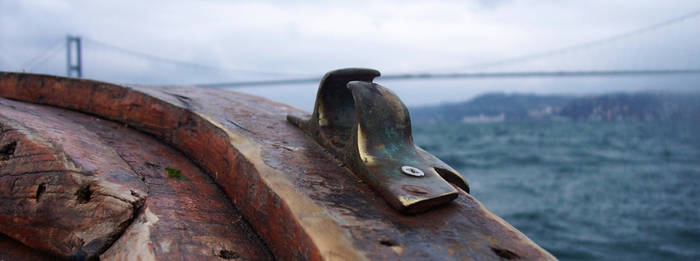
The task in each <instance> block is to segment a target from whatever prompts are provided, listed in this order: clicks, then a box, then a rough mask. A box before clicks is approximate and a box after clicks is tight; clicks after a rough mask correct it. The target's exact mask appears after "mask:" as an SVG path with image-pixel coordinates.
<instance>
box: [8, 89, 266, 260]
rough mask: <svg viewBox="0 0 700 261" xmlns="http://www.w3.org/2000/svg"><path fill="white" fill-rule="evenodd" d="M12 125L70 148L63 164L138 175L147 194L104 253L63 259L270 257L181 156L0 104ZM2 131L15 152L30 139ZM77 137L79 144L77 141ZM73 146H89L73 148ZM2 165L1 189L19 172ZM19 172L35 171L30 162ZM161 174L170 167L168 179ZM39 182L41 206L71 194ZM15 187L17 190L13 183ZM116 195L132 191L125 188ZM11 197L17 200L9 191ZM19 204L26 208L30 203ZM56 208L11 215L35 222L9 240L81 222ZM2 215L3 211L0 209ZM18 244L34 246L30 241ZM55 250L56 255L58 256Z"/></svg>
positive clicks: (75, 119) (116, 132) (132, 137)
mask: <svg viewBox="0 0 700 261" xmlns="http://www.w3.org/2000/svg"><path fill="white" fill-rule="evenodd" d="M10 122H14V123H15V124H17V123H19V122H21V123H22V125H26V126H24V128H26V129H28V131H29V132H31V138H32V139H34V140H36V139H41V138H46V139H47V142H48V143H49V144H50V145H51V146H53V147H56V148H67V147H70V146H73V147H76V148H75V149H72V150H68V149H66V150H68V151H67V152H66V153H65V154H66V158H67V160H69V161H72V162H78V163H82V165H86V163H84V162H87V161H89V162H90V163H92V164H93V165H92V166H91V168H92V171H96V172H98V171H105V170H111V169H115V168H116V167H115V166H117V167H119V170H120V171H122V172H128V173H130V175H132V176H136V177H137V182H138V183H141V185H142V186H143V187H142V190H141V191H139V192H138V193H142V194H143V195H144V196H145V195H146V193H147V194H148V197H145V202H141V203H142V204H143V206H142V207H140V205H138V206H133V208H132V209H133V210H134V211H135V214H136V216H135V217H133V221H132V220H131V219H129V220H127V221H128V223H126V224H123V225H121V226H120V227H118V228H114V229H115V230H117V231H115V233H116V234H115V235H114V239H117V237H118V238H119V239H118V240H116V242H114V240H112V241H109V242H106V243H105V246H104V247H103V248H102V249H99V251H97V252H96V253H95V254H92V255H86V256H83V257H81V256H75V255H73V256H66V255H62V256H63V257H70V258H77V259H82V258H91V257H95V256H96V254H100V253H102V252H103V251H105V249H106V247H109V249H106V252H104V253H103V254H101V255H100V258H101V260H136V259H141V260H223V259H232V258H238V259H244V260H270V259H272V256H271V255H270V253H269V252H268V251H267V250H266V248H265V247H264V245H263V244H262V242H261V241H260V240H259V238H257V236H256V235H255V233H254V232H253V230H252V229H251V228H250V226H249V225H248V224H247V222H246V221H245V220H243V219H242V217H241V215H240V214H239V212H238V211H237V210H236V209H235V208H234V207H233V205H232V204H231V203H230V201H229V200H228V198H227V197H226V195H225V194H224V193H223V192H222V191H221V189H219V188H218V187H217V185H216V184H215V183H214V182H213V180H212V179H211V178H210V177H209V176H208V175H206V174H205V173H204V172H202V171H201V170H200V169H199V168H198V167H196V166H195V165H194V164H192V162H190V161H189V160H188V159H187V158H186V157H185V156H184V155H182V154H181V153H179V152H177V151H175V150H173V149H172V148H170V147H168V146H165V145H163V144H162V143H160V142H158V141H156V140H155V139H153V138H152V137H148V136H146V135H144V134H142V133H139V132H137V131H134V130H133V129H130V128H127V127H125V126H124V125H122V124H117V123H114V122H110V121H107V120H101V119H99V118H97V117H94V116H88V115H85V114H82V113H77V112H72V111H66V110H63V109H57V108H49V107H46V106H40V105H33V104H27V103H23V102H17V101H10V100H5V99H0V125H10V124H12V123H10ZM4 133H5V134H0V135H3V136H2V140H3V141H5V140H13V141H14V142H17V147H18V148H20V149H22V148H26V147H27V146H28V144H27V142H28V140H23V139H17V138H15V137H14V135H12V133H16V131H15V130H13V131H10V130H7V132H4ZM76 138H78V139H80V140H81V141H84V143H81V141H75V139H76ZM76 142H77V143H80V145H84V146H89V147H84V146H77V145H76V144H75V143H76ZM4 143H7V142H4ZM0 144H2V143H0ZM24 154H26V153H22V150H18V151H16V153H15V154H14V155H12V156H10V158H11V159H12V160H15V161H17V160H18V159H20V158H22V155H24ZM86 157H87V158H88V159H86ZM47 162H48V164H53V165H56V164H58V163H61V162H60V161H57V160H55V159H48V161H47ZM14 164H15V165H17V164H18V163H14ZM8 166H9V165H5V166H3V168H2V170H3V172H2V174H4V175H0V184H4V183H3V181H6V180H8V181H9V180H10V179H12V177H15V178H16V177H18V174H20V172H19V171H18V170H17V168H9V167H8ZM23 166H27V167H31V168H34V169H36V166H37V164H36V160H33V161H30V162H29V163H27V164H23ZM166 168H167V169H170V170H171V173H169V172H168V171H167V170H166ZM173 171H177V172H176V173H177V174H178V175H173V173H172V172H173ZM114 172H115V171H112V173H114ZM110 177H111V176H110ZM33 178H37V177H33ZM119 180H120V181H122V182H123V176H120V178H119ZM12 182H18V183H19V184H21V183H22V180H18V179H13V181H12ZM42 184H44V187H45V188H46V189H45V191H44V192H43V193H44V195H41V201H44V200H48V198H49V196H46V194H50V193H55V194H56V195H59V196H72V195H71V194H70V193H72V192H73V191H63V190H67V188H65V187H62V188H61V189H60V190H59V189H57V188H56V187H57V186H58V184H56V182H52V181H47V180H44V181H43V183H42ZM15 187H17V186H16V184H15ZM146 187H147V188H146ZM14 189H15V190H16V189H18V188H14ZM68 190H69V189H68ZM118 190H119V191H122V190H125V192H126V193H137V192H136V191H134V190H131V188H129V189H126V188H119V189H118ZM92 193H93V195H97V194H98V193H99V191H98V190H97V189H93V192H92ZM13 195H15V196H17V195H19V194H18V193H16V192H15V193H14V194H13ZM37 197H38V196H37ZM71 198H72V197H71ZM88 200H89V201H93V202H100V203H101V204H104V203H103V202H102V201H100V199H99V198H98V197H97V196H92V197H90V198H88ZM3 203H5V202H3ZM52 203H55V204H64V203H61V202H52ZM25 204H31V202H29V203H25ZM4 206H8V205H4ZM59 206H61V205H59ZM53 207H54V209H55V208H56V207H55V206H53ZM62 207H63V209H62V211H60V212H59V213H47V214H46V215H45V216H41V215H38V216H34V217H32V216H31V215H30V214H27V213H16V214H15V215H14V216H13V217H17V216H18V215H22V214H25V215H27V216H28V217H30V218H34V219H40V220H37V221H34V223H31V224H26V225H24V226H22V225H20V224H16V223H15V224H11V225H12V228H8V229H9V232H11V233H8V234H11V235H12V236H13V237H17V236H18V235H17V234H18V233H23V235H22V236H23V237H29V238H41V235H42V233H40V232H35V231H31V230H29V229H45V230H46V231H49V229H54V227H57V226H58V225H57V224H56V223H54V222H55V221H60V220H64V219H77V218H80V216H77V214H80V213H81V212H79V210H80V209H76V208H77V207H75V206H74V205H72V204H70V203H68V204H65V205H63V206H62ZM3 209H5V210H6V208H3ZM14 210H15V211H16V210H17V209H16V208H15V209H14ZM106 210H109V209H108V208H106V207H104V206H103V205H98V206H96V207H95V208H94V209H92V212H88V213H87V214H88V215H95V217H94V219H88V218H84V219H87V220H86V221H83V222H81V225H84V226H90V227H95V228H97V227H101V226H103V225H102V224H100V223H99V222H101V220H100V219H106V218H110V217H109V216H106V217H105V216H104V215H113V213H110V212H106V213H105V214H102V215H101V214H99V213H101V212H105V211H106ZM37 214H39V212H37ZM56 214H60V215H61V216H56ZM22 217H24V216H22ZM38 222H46V223H47V224H46V225H45V227H42V226H38V225H37V223H38ZM4 224H7V223H4ZM126 225H129V227H127V226H126ZM46 227H48V229H47V228H46ZM67 229H68V230H69V231H68V232H69V233H73V234H78V233H80V230H78V229H76V228H74V227H68V228H67ZM57 239H59V240H57ZM60 239H61V238H56V237H53V238H52V237H49V238H48V240H49V241H53V240H55V243H60V242H62V241H61V240H60ZM24 242H25V244H27V245H30V246H33V247H37V245H36V244H35V243H33V242H32V241H26V240H25V241H24ZM113 242H114V243H113ZM76 244H79V243H76ZM86 245H87V244H86ZM44 250H45V249H44ZM0 252H2V251H0ZM53 252H54V253H56V251H53ZM59 254H60V252H59Z"/></svg>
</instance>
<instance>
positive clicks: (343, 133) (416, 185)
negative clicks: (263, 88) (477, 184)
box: [287, 68, 469, 214]
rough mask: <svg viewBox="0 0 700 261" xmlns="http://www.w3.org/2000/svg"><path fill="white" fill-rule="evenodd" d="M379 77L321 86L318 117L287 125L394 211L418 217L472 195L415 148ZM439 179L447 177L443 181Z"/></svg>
mask: <svg viewBox="0 0 700 261" xmlns="http://www.w3.org/2000/svg"><path fill="white" fill-rule="evenodd" d="M376 76H379V72H378V71H376V70H371V69H361V68H350V69H340V70H335V71H331V72H329V73H327V74H326V75H325V76H324V77H323V79H322V80H321V83H320V86H319V89H318V94H317V95H316V105H315V109H314V113H313V114H311V115H303V116H298V115H294V114H290V115H288V116H287V120H289V122H291V123H292V124H294V125H296V126H297V127H299V128H300V129H301V130H302V131H304V132H305V133H306V134H307V135H308V136H309V137H310V138H312V139H314V140H315V141H316V142H318V143H319V144H320V145H321V146H324V147H325V148H326V149H328V150H329V151H330V152H331V153H332V154H333V155H334V156H335V157H336V158H337V159H339V160H341V161H343V163H345V165H347V166H348V167H349V168H350V169H351V170H352V171H353V173H354V174H356V175H358V176H359V177H361V178H362V179H363V180H364V181H365V182H367V183H368V184H369V185H370V186H371V187H372V188H373V189H374V190H375V191H377V192H378V193H379V194H381V195H382V196H383V197H384V199H385V200H386V201H387V202H388V203H389V204H391V205H392V206H393V207H394V208H396V209H397V210H398V211H400V212H402V213H413V214H415V213H419V212H424V211H427V210H430V209H432V208H434V207H436V206H439V205H442V204H445V203H448V202H450V201H452V200H454V199H455V198H457V196H458V195H459V191H458V188H455V187H453V186H452V185H450V184H449V183H448V182H447V181H451V182H452V183H453V185H455V186H457V187H459V188H461V189H462V190H464V191H466V192H467V193H469V185H468V184H467V182H466V180H465V179H464V178H463V177H462V175H461V174H459V173H458V172H457V171H456V170H454V169H452V168H451V167H449V166H448V165H447V164H445V163H444V162H442V161H440V160H439V159H437V158H436V157H435V156H433V155H431V154H429V153H427V152H425V151H424V150H421V149H420V148H418V146H416V145H415V144H414V143H413V137H412V133H411V117H410V115H409V113H408V108H406V105H404V104H403V102H401V100H400V99H399V98H398V96H396V94H394V93H393V92H392V91H391V90H389V89H387V88H385V87H383V86H381V85H378V84H376V83H372V82H371V81H372V79H373V78H374V77H376ZM441 176H447V177H446V178H445V179H443V177H441Z"/></svg>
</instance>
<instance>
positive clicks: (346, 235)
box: [0, 73, 554, 260]
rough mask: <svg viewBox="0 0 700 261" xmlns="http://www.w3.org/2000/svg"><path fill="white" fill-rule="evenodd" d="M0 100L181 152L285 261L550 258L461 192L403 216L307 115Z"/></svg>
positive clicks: (146, 98) (5, 84) (60, 94)
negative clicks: (327, 147)
mask: <svg viewBox="0 0 700 261" xmlns="http://www.w3.org/2000/svg"><path fill="white" fill-rule="evenodd" d="M0 96H2V97H8V98H12V99H18V100H23V101H27V102H33V103H41V104H50V105H54V106H58V107H64V108H69V109H73V110H79V111H83V112H88V113H91V114H96V115H99V116H101V117H105V118H108V119H111V120H115V121H118V122H121V123H123V124H127V125H128V126H130V127H133V128H135V129H138V130H141V131H144V132H146V133H149V134H151V135H153V136H154V137H156V138H158V139H160V140H161V141H163V142H165V143H167V144H169V145H171V146H173V147H174V148H177V149H178V150H180V151H182V152H183V153H184V154H185V155H186V156H187V157H189V158H190V160H192V161H193V162H195V163H196V164H197V165H199V166H201V167H202V168H203V169H204V170H205V171H206V172H207V173H209V175H211V176H212V178H213V180H214V181H215V182H216V183H217V184H219V185H220V186H221V187H222V188H223V190H224V192H225V193H226V194H227V196H228V197H229V198H230V199H231V201H232V202H233V203H234V205H235V206H237V207H238V209H239V210H240V211H241V214H242V215H243V217H244V218H245V219H246V220H248V221H249V223H250V224H251V226H252V227H253V229H254V230H255V231H256V232H257V234H258V235H260V236H261V237H262V239H263V240H264V241H265V242H266V243H267V245H268V246H269V247H270V249H271V250H272V252H273V254H274V255H275V257H277V258H279V259H282V260H299V259H303V260H322V259H324V260H362V259H371V260H377V259H378V260H394V259H403V260H425V259H432V260H503V259H519V260H552V259H554V257H553V256H551V255H550V254H549V253H548V252H546V251H545V250H543V249H542V248H540V247H539V246H537V245H536V244H535V243H533V242H532V241H531V240H529V239H528V238H527V237H526V236H525V235H523V234H522V233H520V232H519V231H517V230H516V229H515V228H513V227H512V226H510V225H508V224H507V223H506V222H505V221H503V220H502V219H500V218H499V217H497V216H495V215H493V214H492V213H491V212H490V211H488V210H487V209H486V208H485V207H484V206H483V205H482V204H481V203H479V201H478V200H476V199H475V198H474V197H472V196H471V195H469V194H467V193H464V192H463V191H462V192H461V193H460V195H459V197H458V198H457V199H456V200H455V201H454V202H452V203H450V204H448V205H446V206H443V207H440V208H438V209H435V210H431V211H429V212H427V213H423V214H418V215H401V214H399V213H397V212H396V211H395V210H394V209H393V208H391V207H390V206H389V205H387V204H386V203H385V202H384V201H383V200H382V199H381V198H380V197H379V196H378V195H377V194H375V193H374V192H373V191H372V190H371V188H370V187H369V186H368V185H367V184H365V183H363V182H362V181H361V180H360V179H359V178H358V177H356V176H355V175H354V174H353V173H351V172H350V171H348V169H346V168H344V167H343V166H342V165H340V164H338V162H336V160H335V159H334V158H333V157H331V156H329V155H328V154H327V153H326V152H325V151H324V150H323V149H322V148H321V147H320V146H318V145H317V144H316V143H314V142H313V141H311V140H310V139H308V138H307V137H306V136H304V134H303V133H302V132H301V131H300V130H298V129H296V128H294V127H293V126H292V125H291V124H289V123H288V122H287V121H286V115H287V114H288V113H304V112H303V111H300V110H298V109H295V108H292V107H289V106H286V105H282V104H279V103H275V102H272V101H269V100H266V99H263V98H259V97H254V96H250V95H245V94H240V93H235V92H228V91H224V90H212V89H195V88H191V87H181V86H160V87H149V86H119V85H113V84H107V83H99V82H94V81H88V80H76V79H65V78H58V77H50V76H40V75H27V74H10V73H5V74H0ZM146 223H148V220H147V221H146Z"/></svg>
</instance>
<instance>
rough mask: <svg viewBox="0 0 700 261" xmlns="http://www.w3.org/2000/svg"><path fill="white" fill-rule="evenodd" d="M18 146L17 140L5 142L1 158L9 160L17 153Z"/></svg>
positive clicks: (1, 150) (0, 154) (0, 149)
mask: <svg viewBox="0 0 700 261" xmlns="http://www.w3.org/2000/svg"><path fill="white" fill-rule="evenodd" d="M16 148H17V142H16V141H13V142H10V143H9V144H5V145H4V146H2V148H0V160H9V159H10V157H11V156H12V155H14V154H15V149H16Z"/></svg>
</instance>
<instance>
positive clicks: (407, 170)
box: [401, 166, 425, 177]
mask: <svg viewBox="0 0 700 261" xmlns="http://www.w3.org/2000/svg"><path fill="white" fill-rule="evenodd" d="M401 172H403V174H406V175H409V176H413V177H423V176H425V173H423V171H422V170H420V169H418V168H416V167H412V166H403V167H401Z"/></svg>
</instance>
